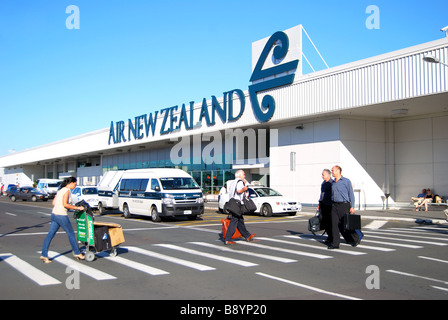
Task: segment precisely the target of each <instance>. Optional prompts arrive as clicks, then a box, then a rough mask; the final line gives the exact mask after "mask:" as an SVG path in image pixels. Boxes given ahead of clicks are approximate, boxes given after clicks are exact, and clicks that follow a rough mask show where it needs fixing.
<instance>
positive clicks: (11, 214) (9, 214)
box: [5, 212, 17, 217]
mask: <svg viewBox="0 0 448 320" xmlns="http://www.w3.org/2000/svg"><path fill="white" fill-rule="evenodd" d="M5 214H7V215H8V216H13V217H17V215H16V214H14V213H10V212H5Z"/></svg>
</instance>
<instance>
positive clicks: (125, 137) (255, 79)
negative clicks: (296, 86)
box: [109, 26, 301, 144]
mask: <svg viewBox="0 0 448 320" xmlns="http://www.w3.org/2000/svg"><path fill="white" fill-rule="evenodd" d="M290 30H294V31H295V32H300V33H301V26H298V27H296V28H293V29H290ZM287 32H288V31H285V32H282V31H279V32H276V33H274V34H273V35H272V36H271V37H270V38H269V39H268V40H267V42H266V41H265V40H260V41H258V42H256V43H255V44H257V43H260V42H261V43H262V44H264V43H265V44H264V47H263V50H262V51H261V53H260V54H259V55H258V56H257V57H258V61H257V63H256V64H255V67H254V69H253V73H252V76H251V78H250V81H251V82H252V85H250V86H249V99H250V104H251V106H252V110H253V113H254V115H255V118H256V119H257V120H258V121H259V122H260V123H263V122H268V121H269V120H270V119H271V118H272V116H273V115H274V112H275V108H276V103H275V100H274V98H273V97H272V96H270V95H265V96H264V97H263V99H262V101H261V103H260V101H258V98H257V93H258V92H260V91H265V90H269V89H273V88H276V87H280V86H284V85H289V84H291V83H293V82H294V77H295V70H296V69H297V67H298V64H299V59H296V60H291V61H289V62H285V61H288V59H287V58H286V56H287V55H288V56H289V54H288V52H290V39H289V37H288V35H287ZM299 39H300V41H299V42H300V43H301V34H300V37H299ZM299 51H300V50H299ZM271 52H272V54H271ZM300 52H301V51H300ZM268 58H271V59H272V61H271V59H268ZM299 58H300V56H299ZM255 59H256V58H255ZM290 59H291V58H289V60H290ZM266 65H268V66H269V65H271V66H270V67H268V68H265V69H263V67H265V66H266ZM235 98H237V99H238V100H239V101H240V103H239V110H234V109H236V106H234V101H235V100H234V99H235ZM211 100H212V103H211V108H209V106H208V105H207V100H206V99H205V98H204V99H203V101H202V107H201V110H200V112H199V113H197V114H196V118H195V117H194V113H193V107H194V102H190V103H189V104H188V105H186V104H182V107H179V106H174V107H169V108H165V109H161V110H159V111H155V112H154V113H149V114H144V115H141V116H138V117H135V118H134V119H129V120H128V121H127V123H126V122H125V121H118V122H111V124H110V131H109V144H112V143H113V144H119V143H123V142H128V141H132V140H141V139H145V138H148V137H152V136H154V135H155V134H156V128H159V129H158V130H160V131H159V132H160V135H166V134H169V133H172V132H177V131H180V130H182V129H183V128H185V129H186V130H192V129H194V128H198V127H201V126H202V124H203V122H204V121H205V123H206V124H207V126H213V125H215V123H216V117H217V116H218V117H219V118H220V119H221V121H222V122H223V123H230V122H235V121H237V120H238V119H239V118H240V117H241V116H242V115H243V114H244V111H245V109H246V97H245V95H244V92H243V91H242V90H240V89H234V90H231V91H227V92H224V96H223V102H222V104H220V103H219V102H218V99H217V98H216V97H215V96H212V99H211ZM179 111H180V112H179ZM236 112H237V114H236V115H235V113H236Z"/></svg>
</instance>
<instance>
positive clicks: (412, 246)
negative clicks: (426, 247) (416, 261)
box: [358, 236, 423, 249]
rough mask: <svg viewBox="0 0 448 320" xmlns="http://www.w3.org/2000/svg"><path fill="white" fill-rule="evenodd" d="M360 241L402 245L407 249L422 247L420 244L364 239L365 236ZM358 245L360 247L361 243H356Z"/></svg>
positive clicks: (395, 245)
mask: <svg viewBox="0 0 448 320" xmlns="http://www.w3.org/2000/svg"><path fill="white" fill-rule="evenodd" d="M369 237H370V236H369ZM394 240H395V239H394ZM362 242H370V243H379V244H385V245H386V246H394V247H403V248H409V249H421V248H423V247H422V246H416V245H413V244H404V243H396V242H387V241H377V240H369V239H365V237H364V238H363V239H362ZM358 247H360V248H362V247H361V245H358ZM369 248H370V246H369ZM366 249H367V247H366Z"/></svg>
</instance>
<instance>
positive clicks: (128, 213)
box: [123, 203, 131, 219]
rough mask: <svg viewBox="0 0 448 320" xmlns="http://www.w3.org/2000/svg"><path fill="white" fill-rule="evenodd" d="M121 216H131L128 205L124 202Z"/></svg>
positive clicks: (126, 217)
mask: <svg viewBox="0 0 448 320" xmlns="http://www.w3.org/2000/svg"><path fill="white" fill-rule="evenodd" d="M123 216H124V218H125V219H129V218H130V217H131V212H130V211H129V207H128V205H127V204H126V203H125V204H124V205H123Z"/></svg>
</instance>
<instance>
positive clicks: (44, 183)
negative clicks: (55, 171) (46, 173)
mask: <svg viewBox="0 0 448 320" xmlns="http://www.w3.org/2000/svg"><path fill="white" fill-rule="evenodd" d="M61 184H62V180H59V179H39V180H38V181H37V189H38V190H39V191H41V192H43V193H46V194H48V197H49V198H54V197H55V196H56V193H58V190H59V187H60V186H61Z"/></svg>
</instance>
